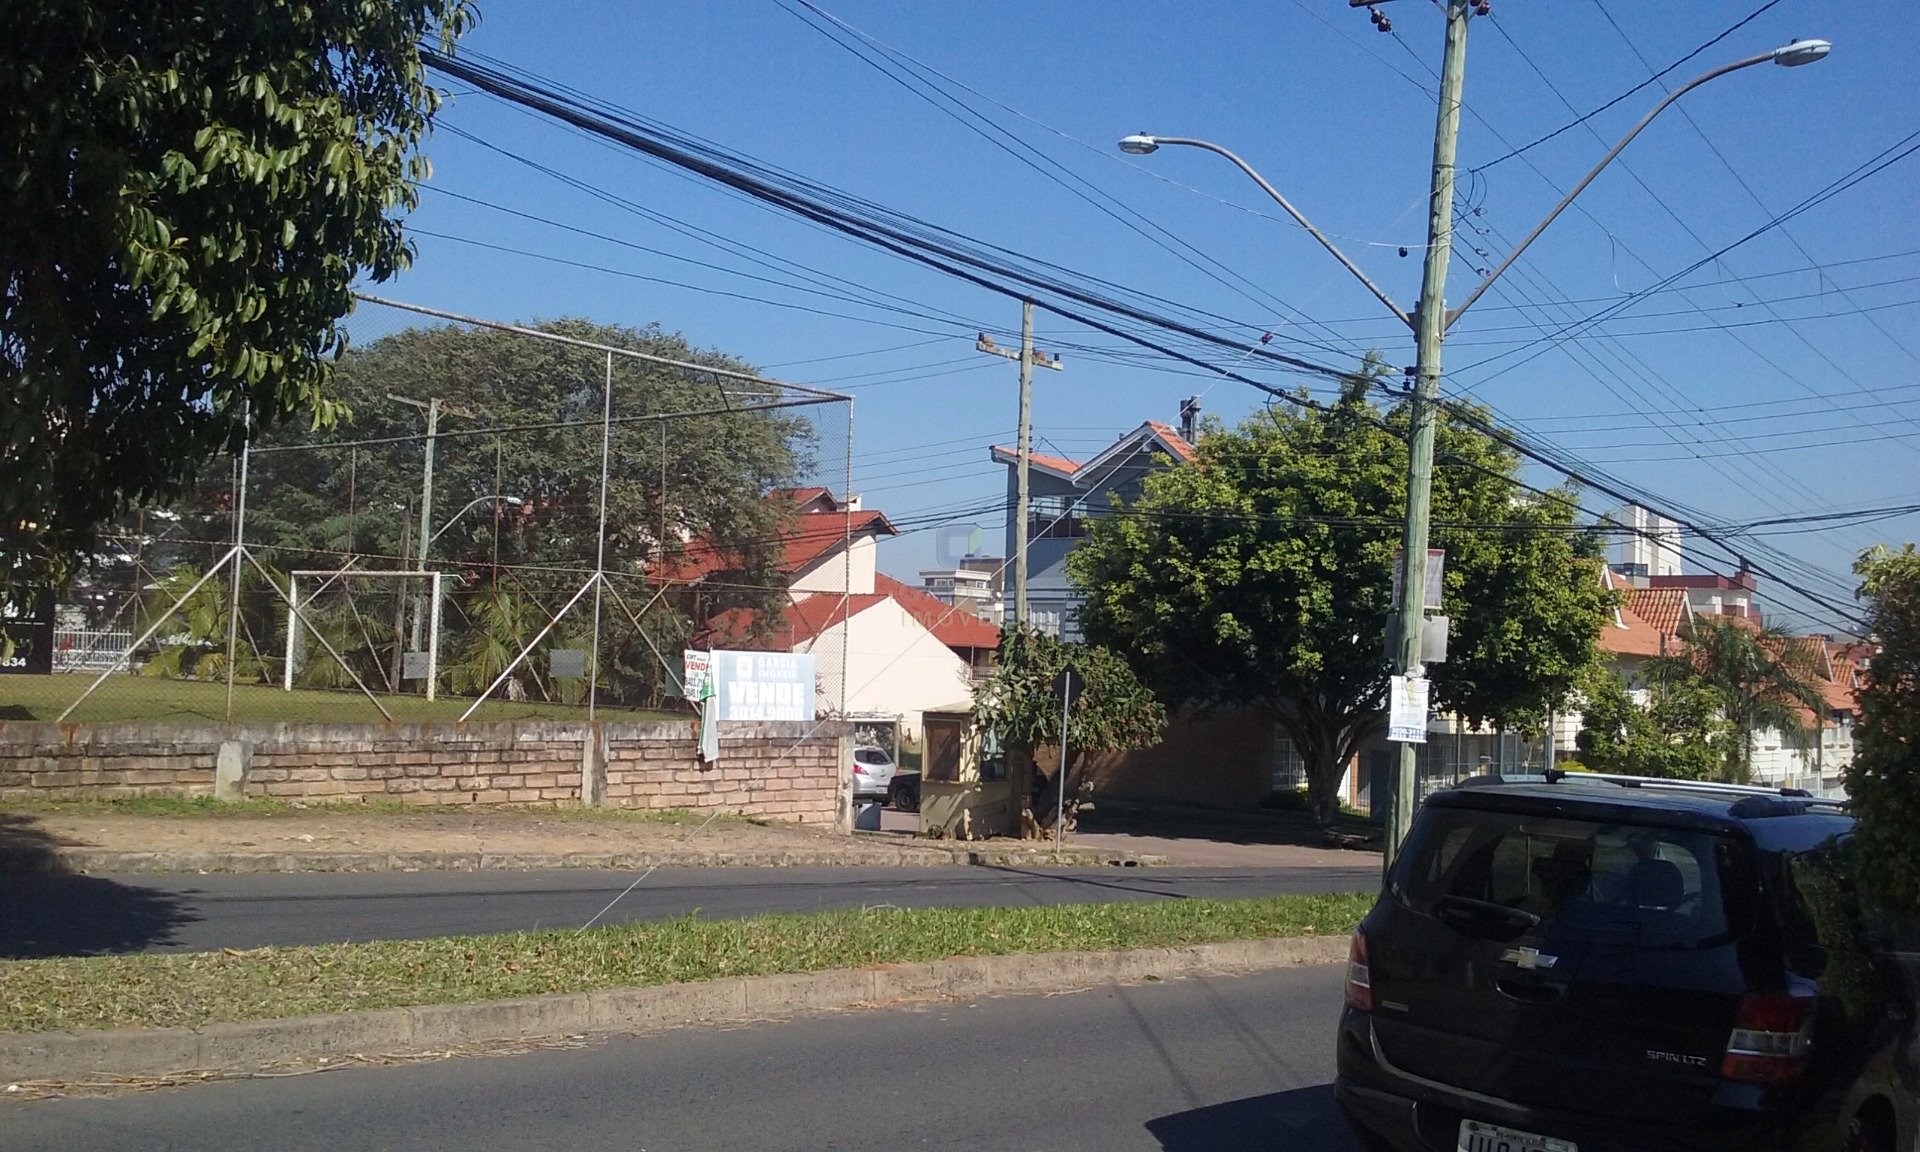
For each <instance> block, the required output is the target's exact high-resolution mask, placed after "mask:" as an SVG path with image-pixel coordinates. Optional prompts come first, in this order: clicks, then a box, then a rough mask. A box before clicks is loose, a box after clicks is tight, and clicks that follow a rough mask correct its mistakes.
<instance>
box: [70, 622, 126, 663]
mask: <svg viewBox="0 0 1920 1152" xmlns="http://www.w3.org/2000/svg"><path fill="white" fill-rule="evenodd" d="M132 656H133V633H132V632H116V631H109V632H93V631H87V630H85V629H80V628H55V629H54V630H53V670H54V671H55V672H105V671H107V670H108V669H112V670H114V671H118V672H125V671H129V670H130V661H131V658H132Z"/></svg>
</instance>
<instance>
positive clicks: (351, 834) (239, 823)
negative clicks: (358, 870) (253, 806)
mask: <svg viewBox="0 0 1920 1152" xmlns="http://www.w3.org/2000/svg"><path fill="white" fill-rule="evenodd" d="M11 819H14V820H16V821H19V822H21V823H22V824H25V823H26V818H25V817H22V816H19V815H16V816H13V817H11ZM30 819H31V826H32V830H33V832H34V834H35V836H36V838H39V839H43V840H47V841H52V842H54V843H57V844H59V845H62V846H66V847H74V848H93V849H100V850H104V851H109V852H156V853H166V854H179V855H199V854H209V853H235V852H238V853H269V852H354V853H382V852H453V853H479V852H485V853H492V854H497V855H547V854H556V855H557V854H563V853H661V852H676V853H680V852H684V853H687V854H689V855H692V856H709V855H718V854H741V855H745V854H753V855H760V854H778V853H805V854H808V855H813V854H819V853H826V852H831V853H834V854H836V855H845V856H846V857H847V860H848V862H849V863H861V862H865V861H866V860H869V859H870V860H871V861H872V862H874V863H893V862H895V861H896V860H897V859H898V856H899V853H900V851H901V850H902V848H907V847H911V846H912V842H911V841H910V840H908V839H907V838H906V837H895V836H888V837H886V838H885V840H884V841H878V842H875V841H870V840H868V839H867V838H866V837H848V836H846V835H843V834H838V833H834V832H830V831H826V830H823V829H811V828H805V827H801V826H796V825H781V824H756V823H750V822H747V821H742V820H716V821H714V822H713V823H711V824H706V825H702V824H699V823H686V824H679V823H666V822H663V821H653V820H638V819H636V820H623V819H615V818H604V819H579V818H562V817H558V816H555V815H552V814H540V813H532V812H501V811H493V812H486V813H473V814H468V813H405V814H401V813H385V812H370V813H352V812H339V811H315V812H304V813H291V814H287V815H273V816H222V817H219V818H217V819H213V818H196V817H181V816H139V815H127V814H121V813H71V812H58V811H52V812H37V813H33V814H32V816H31V818H30ZM928 850H929V851H932V850H933V849H931V848H929V849H928ZM941 851H942V853H943V854H944V852H945V850H944V849H942V850H941Z"/></svg>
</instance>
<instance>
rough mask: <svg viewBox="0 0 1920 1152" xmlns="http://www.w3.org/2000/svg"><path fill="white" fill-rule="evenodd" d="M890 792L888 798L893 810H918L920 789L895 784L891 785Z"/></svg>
mask: <svg viewBox="0 0 1920 1152" xmlns="http://www.w3.org/2000/svg"><path fill="white" fill-rule="evenodd" d="M892 792H893V795H892V796H890V797H889V798H888V799H890V800H891V801H892V803H893V808H894V811H896V812H918V811H920V790H919V789H918V788H910V787H908V786H906V785H905V784H897V785H895V786H894V787H893V789H892Z"/></svg>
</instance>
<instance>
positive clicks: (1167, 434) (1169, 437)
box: [1147, 420, 1194, 463]
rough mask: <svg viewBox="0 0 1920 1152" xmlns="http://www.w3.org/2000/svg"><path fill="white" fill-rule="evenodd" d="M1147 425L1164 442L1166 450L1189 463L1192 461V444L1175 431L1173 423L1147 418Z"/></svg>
mask: <svg viewBox="0 0 1920 1152" xmlns="http://www.w3.org/2000/svg"><path fill="white" fill-rule="evenodd" d="M1147 427H1149V428H1151V429H1153V434H1154V435H1156V436H1158V437H1160V439H1161V440H1163V441H1165V442H1166V445H1167V450H1168V451H1170V452H1172V453H1173V454H1174V455H1175V456H1178V457H1180V459H1182V460H1185V461H1187V462H1189V463H1191V462H1192V460H1193V458H1194V451H1193V445H1191V444H1189V443H1187V438H1186V437H1185V436H1182V435H1180V433H1179V432H1177V431H1175V430H1174V427H1173V425H1171V424H1162V423H1161V422H1160V421H1158V420H1149V421H1147Z"/></svg>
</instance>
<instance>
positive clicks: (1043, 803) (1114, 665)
mask: <svg viewBox="0 0 1920 1152" xmlns="http://www.w3.org/2000/svg"><path fill="white" fill-rule="evenodd" d="M1068 668H1072V669H1073V670H1075V671H1076V672H1078V673H1079V674H1080V677H1081V680H1082V687H1081V691H1080V694H1079V696H1077V697H1073V698H1071V699H1070V704H1069V706H1068V707H1067V708H1066V709H1064V711H1065V713H1066V740H1067V781H1066V784H1067V788H1066V793H1067V812H1066V817H1065V818H1066V820H1067V822H1068V826H1069V827H1071V826H1072V821H1073V813H1074V811H1075V810H1076V808H1077V806H1078V801H1079V798H1080V795H1081V792H1082V784H1083V781H1084V774H1085V768H1086V765H1087V758H1088V756H1090V755H1094V754H1098V753H1102V752H1125V751H1128V750H1130V749H1134V748H1146V747H1150V746H1152V745H1154V744H1158V743H1159V742H1160V736H1161V733H1163V732H1164V731H1165V730H1166V726H1167V714H1166V710H1165V709H1164V708H1163V707H1162V706H1161V704H1160V702H1159V701H1158V700H1156V699H1155V698H1154V695H1153V693H1152V692H1150V691H1149V690H1148V689H1147V688H1146V686H1145V685H1143V684H1141V683H1140V680H1139V678H1138V677H1136V676H1135V675H1134V673H1133V669H1131V668H1129V667H1128V666H1127V663H1126V661H1124V660H1122V659H1120V657H1118V656H1116V655H1114V654H1113V653H1112V652H1109V651H1107V650H1106V649H1105V648H1098V647H1089V646H1088V645H1085V644H1070V643H1065V642H1063V641H1061V640H1058V639H1055V638H1054V637H1052V636H1048V635H1046V634H1045V633H1042V632H1036V631H1034V630H1032V629H1029V628H1010V629H1008V630H1007V631H1006V633H1005V634H1004V635H1003V636H1002V638H1001V641H1000V662H999V664H998V665H997V666H996V667H995V668H994V671H993V678H992V679H991V680H989V681H988V682H987V684H986V685H985V686H984V687H983V688H982V689H981V690H980V691H979V692H978V693H977V694H976V695H975V702H974V706H973V719H974V723H975V724H977V725H978V726H980V727H981V728H983V729H988V730H991V731H992V732H993V733H994V734H995V735H996V736H998V737H999V740H1000V743H1001V746H1002V747H1003V748H1005V749H1006V750H1007V751H1008V752H1010V753H1012V754H1013V756H1012V759H1013V760H1014V761H1015V762H1016V763H1019V764H1032V766H1033V769H1034V771H1035V773H1036V774H1037V776H1038V779H1039V783H1040V787H1039V788H1038V795H1034V790H1033V789H1024V790H1022V796H1023V803H1025V804H1027V808H1026V810H1025V812H1024V815H1023V819H1022V820H1021V826H1022V828H1023V829H1026V830H1028V831H1037V830H1038V829H1041V828H1051V827H1052V826H1053V824H1054V822H1055V821H1056V820H1058V819H1060V818H1061V814H1060V812H1059V810H1058V809H1059V795H1060V787H1059V783H1060V781H1059V773H1060V767H1059V765H1058V764H1057V763H1053V764H1040V763H1038V762H1036V761H1034V759H1033V755H1034V750H1035V749H1036V748H1040V747H1043V746H1052V747H1054V748H1058V747H1059V746H1060V735H1061V733H1060V722H1061V714H1062V711H1063V709H1062V703H1063V700H1062V693H1061V691H1060V689H1058V688H1057V687H1056V686H1055V683H1054V682H1055V680H1056V679H1057V678H1058V677H1059V676H1060V674H1061V673H1062V672H1064V671H1065V670H1067V669H1068ZM1018 783H1020V781H1019V780H1018V779H1017V778H1016V784H1018Z"/></svg>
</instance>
